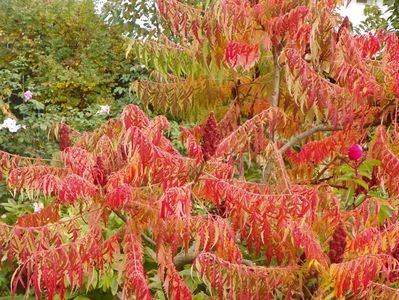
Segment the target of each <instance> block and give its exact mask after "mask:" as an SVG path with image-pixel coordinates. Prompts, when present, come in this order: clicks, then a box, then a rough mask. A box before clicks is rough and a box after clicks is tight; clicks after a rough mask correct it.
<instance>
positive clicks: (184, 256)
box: [173, 247, 256, 271]
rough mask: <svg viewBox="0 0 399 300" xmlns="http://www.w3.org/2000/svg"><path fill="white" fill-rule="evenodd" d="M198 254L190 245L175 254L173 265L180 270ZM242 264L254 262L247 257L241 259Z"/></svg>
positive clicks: (247, 264) (252, 263) (250, 264)
mask: <svg viewBox="0 0 399 300" xmlns="http://www.w3.org/2000/svg"><path fill="white" fill-rule="evenodd" d="M198 254H199V253H198V252H197V253H196V252H195V251H194V248H193V247H191V248H190V249H188V252H187V253H184V252H181V253H179V254H177V255H176V256H175V257H174V259H173V264H174V265H175V267H176V269H177V270H178V271H181V270H183V268H184V266H185V265H189V264H192V263H193V262H194V260H195V259H196V258H197V256H198ZM242 264H243V265H246V266H249V267H254V266H256V264H255V263H254V262H253V261H252V260H248V259H243V260H242Z"/></svg>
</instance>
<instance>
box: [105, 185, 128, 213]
mask: <svg viewBox="0 0 399 300" xmlns="http://www.w3.org/2000/svg"><path fill="white" fill-rule="evenodd" d="M133 196H134V189H133V187H131V186H130V185H127V184H123V185H121V186H118V187H117V188H115V189H114V190H112V191H110V192H108V193H107V194H106V201H107V205H108V206H109V207H110V208H111V209H117V210H120V209H123V207H124V205H125V204H127V203H129V202H130V201H132V199H133Z"/></svg>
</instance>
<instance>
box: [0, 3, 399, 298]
mask: <svg viewBox="0 0 399 300" xmlns="http://www.w3.org/2000/svg"><path fill="white" fill-rule="evenodd" d="M337 4H340V1H333V0H323V1H317V2H315V1H290V0H264V1H259V2H249V1H230V0H221V1H217V2H215V3H213V4H212V5H210V6H209V7H207V8H206V9H199V8H198V7H193V6H190V5H186V4H182V3H180V2H178V1H176V0H159V1H158V4H157V5H158V8H159V12H160V14H161V16H162V17H163V18H164V19H165V22H169V24H170V28H171V29H172V30H174V32H175V34H176V35H179V37H180V38H179V39H177V40H174V41H172V40H170V39H167V37H159V39H157V40H147V41H142V40H139V41H138V40H135V41H133V42H132V44H131V47H130V50H129V53H130V54H131V55H134V56H135V58H136V59H137V60H139V61H141V62H143V63H147V64H148V65H149V66H150V67H151V68H153V69H154V72H153V74H152V77H151V79H150V80H147V81H138V82H135V83H134V88H135V89H136V91H137V92H138V95H139V96H140V98H141V99H142V101H143V102H144V103H145V104H146V105H147V106H149V107H151V108H155V109H156V110H159V111H164V112H166V113H171V114H173V115H178V116H180V117H182V118H185V117H188V116H189V115H190V114H191V115H193V118H197V119H200V120H202V122H200V123H199V124H198V125H197V126H195V127H193V128H185V127H183V126H182V127H181V128H180V131H181V139H182V142H183V144H184V146H185V149H184V151H179V150H178V149H177V148H176V147H175V146H174V144H173V143H172V142H171V141H170V140H169V139H168V138H167V135H168V130H169V128H170V126H171V125H170V123H169V121H168V120H167V118H166V117H164V116H155V117H153V118H150V117H149V116H148V115H147V114H146V113H145V112H144V111H143V110H141V109H140V108H139V107H138V106H135V105H128V106H126V107H125V109H124V111H123V112H122V114H121V116H120V117H119V118H117V119H111V120H109V121H107V122H106V123H105V124H103V125H102V126H100V127H99V128H97V129H96V130H94V131H93V132H85V133H77V132H75V133H74V134H73V135H71V136H68V138H65V139H63V140H64V142H66V143H64V144H63V147H62V149H63V150H62V151H60V152H59V153H58V155H57V157H56V158H55V159H53V160H51V161H46V160H41V159H28V158H24V157H20V156H15V155H11V154H8V153H6V152H2V153H1V161H2V164H1V168H2V169H1V170H2V173H3V176H4V179H5V180H6V182H7V185H8V187H9V189H10V191H12V193H13V194H14V195H15V198H16V199H18V198H19V197H25V198H28V199H30V200H31V201H35V202H37V201H44V202H45V207H44V208H43V209H41V210H40V211H39V212H36V213H27V214H24V215H21V216H20V217H18V218H17V220H16V222H14V223H13V224H8V223H7V224H6V223H0V230H1V232H0V233H1V234H0V241H1V244H2V249H3V251H5V253H6V256H7V258H8V259H7V260H8V262H9V264H10V265H11V266H16V268H15V272H14V275H13V278H12V291H13V292H14V293H15V292H16V291H17V289H18V288H19V287H24V288H25V289H26V290H27V293H29V291H30V290H33V291H34V293H35V295H36V297H37V298H38V299H40V297H41V295H44V294H45V295H46V297H47V298H48V299H53V297H54V296H55V295H56V294H58V295H60V297H61V298H65V297H66V291H67V290H69V291H70V292H72V293H73V292H75V291H78V290H81V289H84V288H86V289H95V288H97V287H103V288H111V290H112V292H113V293H114V294H116V293H118V292H119V295H120V296H121V297H122V298H124V299H132V298H133V297H136V298H137V299H152V298H156V299H162V298H164V297H166V298H168V299H192V298H193V297H196V298H199V297H201V298H208V299H209V298H212V297H213V298H215V297H218V299H297V298H306V299H309V298H315V299H333V298H338V299H339V298H341V299H342V298H345V297H348V298H355V299H362V298H364V297H366V298H378V297H381V298H384V299H393V298H395V297H397V290H396V288H397V285H398V279H399V276H398V267H399V261H398V259H399V252H398V251H399V246H398V242H399V237H398V232H399V231H398V220H397V216H398V211H397V209H398V208H397V203H398V193H399V191H398V180H399V177H398V172H397V170H398V168H399V157H398V149H397V146H395V145H396V144H397V139H398V135H397V131H396V119H397V99H398V97H399V77H398V74H399V72H398V66H399V64H398V62H399V61H398V60H399V55H398V51H399V39H398V37H397V36H396V35H394V34H392V33H387V32H384V31H381V32H378V33H377V34H367V35H353V34H352V33H351V32H350V31H349V29H348V26H349V23H348V20H341V18H340V17H338V16H337V15H336V14H335V13H334V11H335V7H336V5H337ZM211 109H215V113H209V114H208V110H211ZM204 116H205V117H204ZM63 132H64V134H65V133H67V132H68V131H63ZM348 150H349V154H348V155H347V152H348ZM251 172H252V173H251ZM247 178H252V180H247ZM185 265H189V266H190V267H191V270H192V273H193V276H192V278H189V276H187V269H184V266H185ZM110 278H111V279H110ZM194 282H195V283H194Z"/></svg>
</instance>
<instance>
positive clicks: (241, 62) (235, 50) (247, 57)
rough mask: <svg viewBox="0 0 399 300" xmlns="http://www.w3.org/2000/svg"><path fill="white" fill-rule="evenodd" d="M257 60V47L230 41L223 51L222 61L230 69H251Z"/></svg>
mask: <svg viewBox="0 0 399 300" xmlns="http://www.w3.org/2000/svg"><path fill="white" fill-rule="evenodd" d="M258 59H259V46H258V45H251V44H245V43H240V42H235V41H231V42H229V43H228V44H227V47H226V49H225V51H224V60H225V62H226V64H227V65H228V66H229V67H231V68H236V67H243V68H244V69H245V70H248V69H250V68H252V67H253V66H254V65H255V63H256V62H257V61H258Z"/></svg>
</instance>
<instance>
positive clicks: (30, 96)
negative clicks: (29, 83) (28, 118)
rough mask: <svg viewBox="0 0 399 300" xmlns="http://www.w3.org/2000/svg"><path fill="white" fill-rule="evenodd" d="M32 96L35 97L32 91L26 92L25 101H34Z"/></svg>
mask: <svg viewBox="0 0 399 300" xmlns="http://www.w3.org/2000/svg"><path fill="white" fill-rule="evenodd" d="M32 96H33V94H32V92H31V91H29V90H28V91H26V92H25V93H24V98H25V101H28V100H30V99H32Z"/></svg>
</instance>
